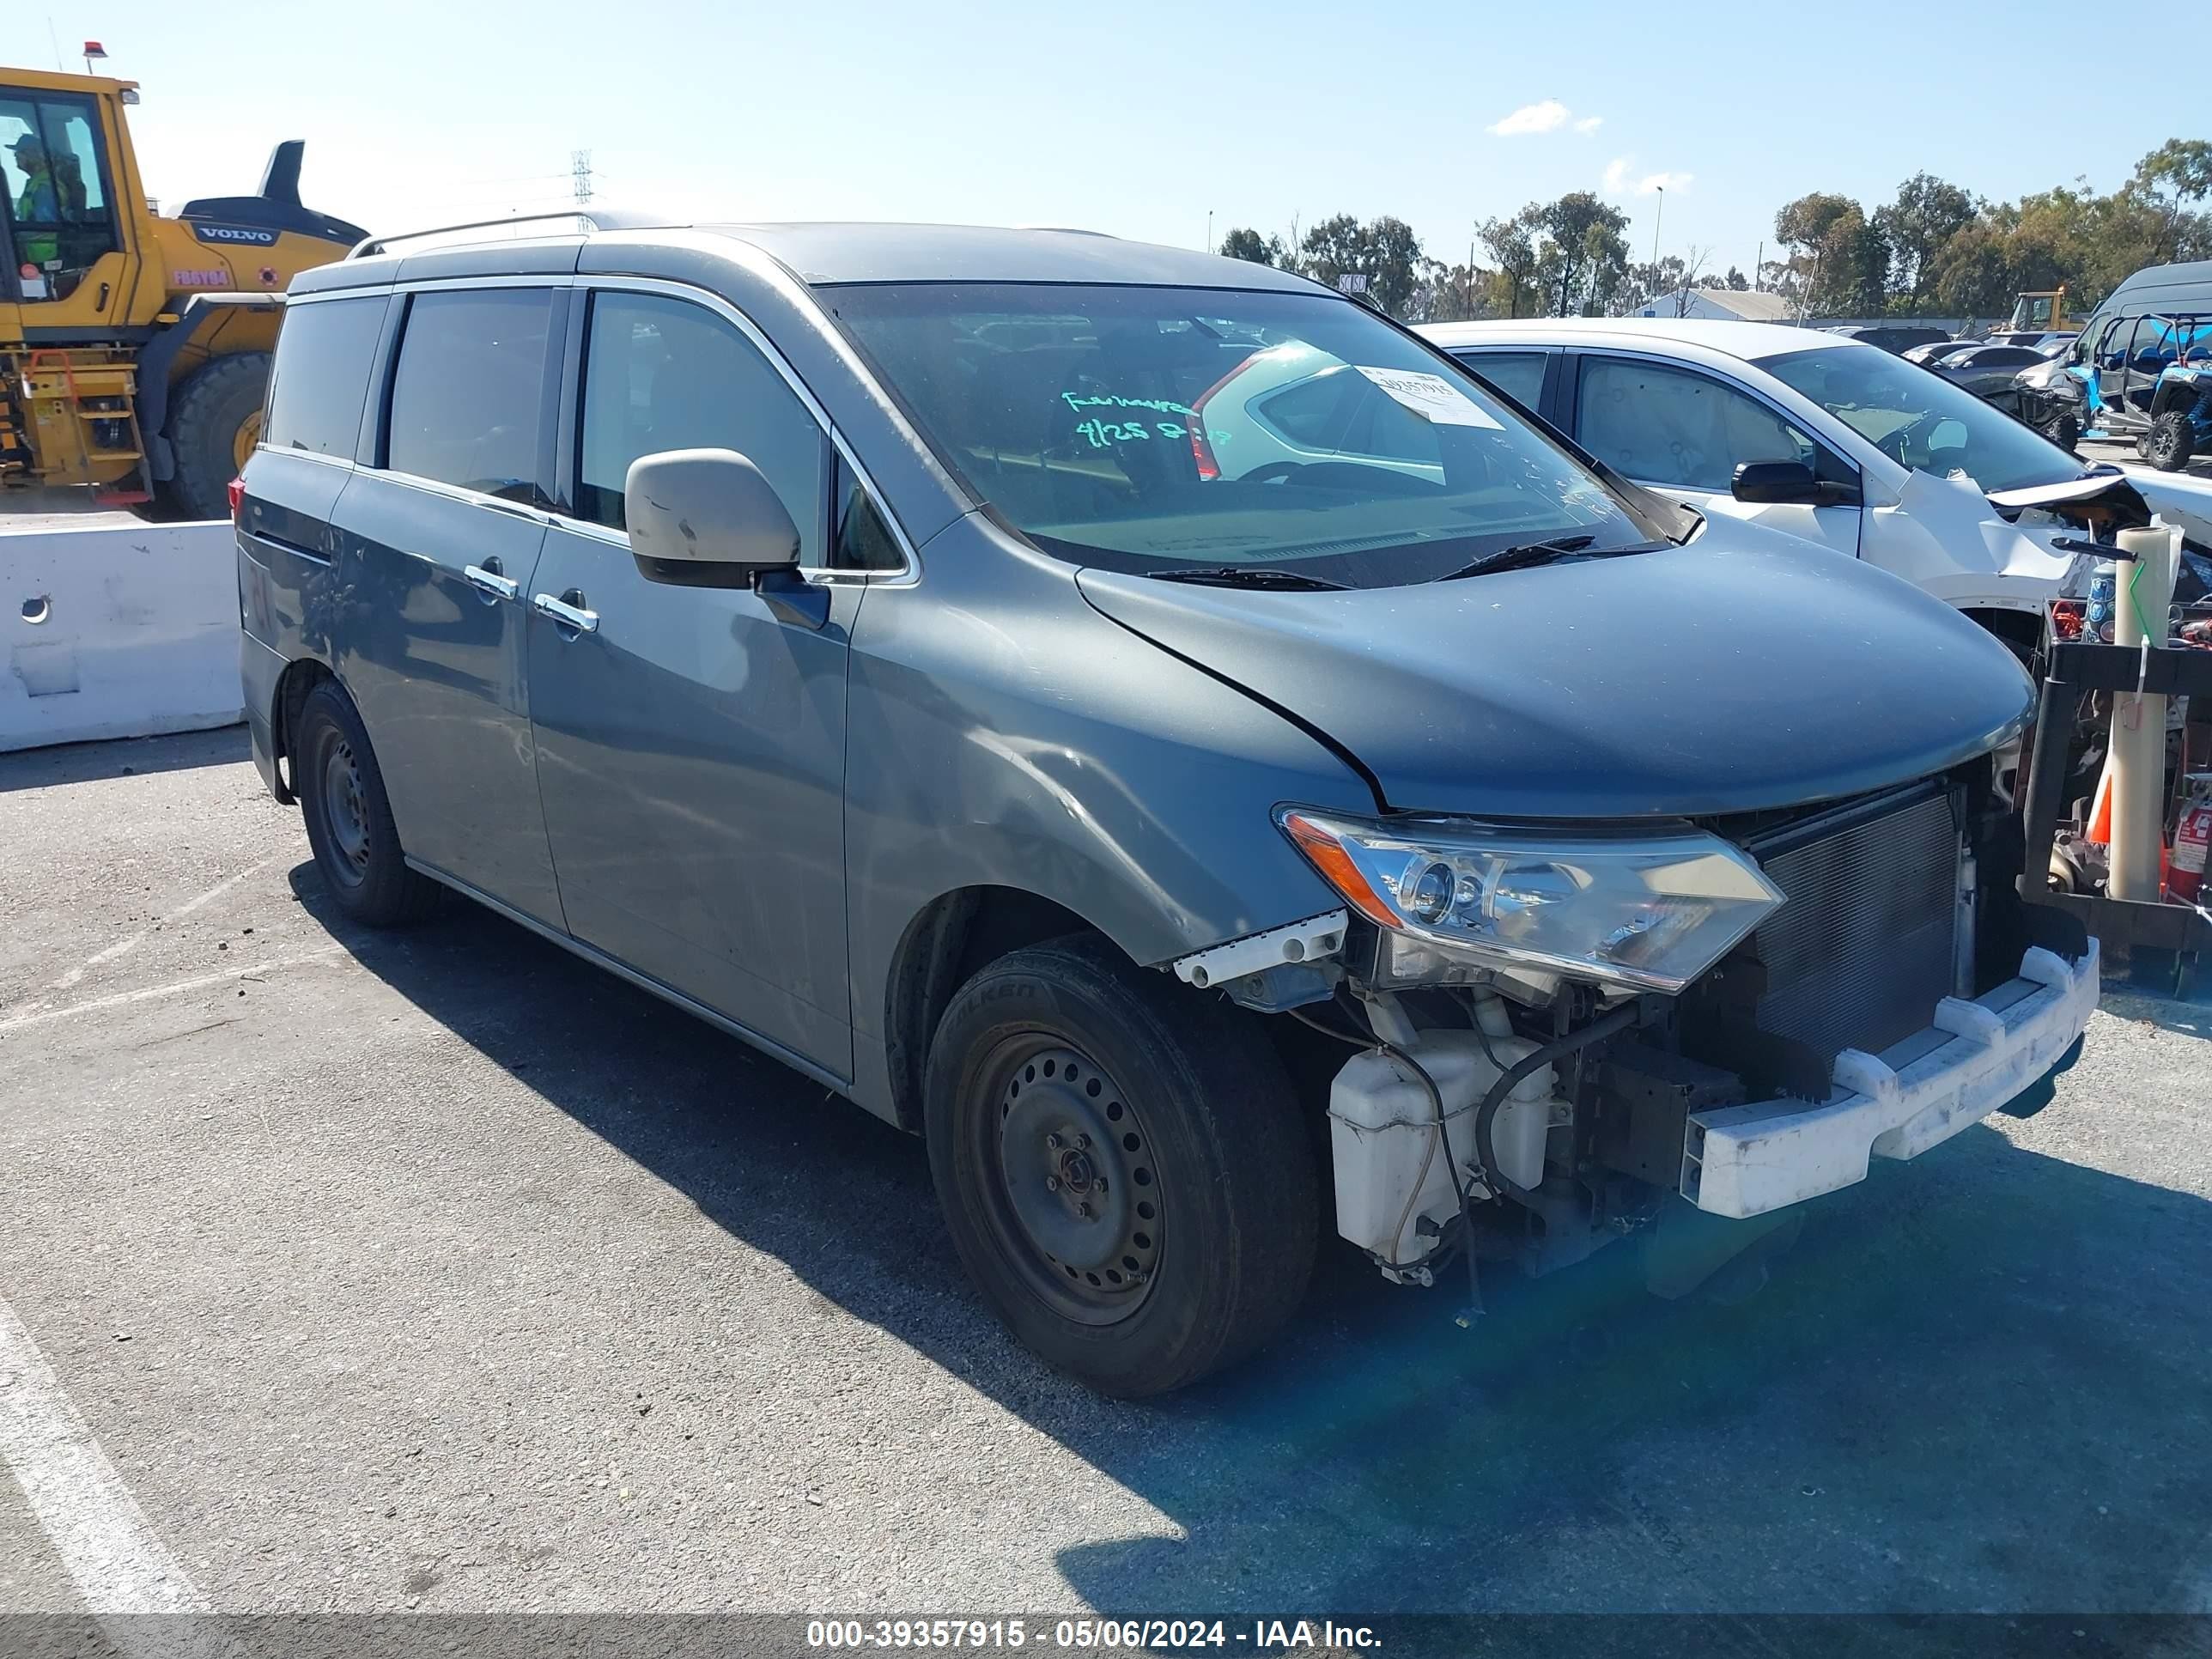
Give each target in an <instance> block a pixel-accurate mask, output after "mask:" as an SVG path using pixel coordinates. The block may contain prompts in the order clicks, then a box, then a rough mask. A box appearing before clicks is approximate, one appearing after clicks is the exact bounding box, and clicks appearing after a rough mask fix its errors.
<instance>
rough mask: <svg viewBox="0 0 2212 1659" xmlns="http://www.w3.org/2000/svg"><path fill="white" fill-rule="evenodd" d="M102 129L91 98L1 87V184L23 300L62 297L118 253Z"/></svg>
mask: <svg viewBox="0 0 2212 1659" xmlns="http://www.w3.org/2000/svg"><path fill="white" fill-rule="evenodd" d="M99 123H100V111H99V108H98V106H96V105H94V103H93V101H92V100H90V99H89V98H79V97H76V96H74V95H71V94H65V93H38V94H30V93H22V92H10V91H8V90H5V89H0V182H4V184H5V185H6V190H7V197H8V213H9V220H10V222H11V228H12V230H13V233H14V240H15V263H16V273H15V274H16V278H17V281H18V283H19V284H20V285H21V290H22V296H23V298H24V299H25V300H27V301H38V300H65V299H67V298H68V297H69V296H70V295H71V294H73V293H75V292H76V289H77V287H78V285H79V284H80V283H82V282H83V281H84V277H85V273H86V272H87V271H88V270H91V269H92V267H93V265H94V264H96V263H97V262H98V261H99V259H100V256H101V255H102V254H104V253H108V252H112V251H113V250H114V248H115V246H116V238H115V215H114V211H113V206H112V203H111V202H110V200H109V198H108V191H107V175H106V169H105V167H103V166H102V164H101V161H102V157H101V147H100V126H99Z"/></svg>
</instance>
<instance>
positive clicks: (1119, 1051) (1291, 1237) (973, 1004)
mask: <svg viewBox="0 0 2212 1659" xmlns="http://www.w3.org/2000/svg"><path fill="white" fill-rule="evenodd" d="M1290 1099H1291V1091H1290V1085H1289V1083H1288V1081H1287V1079H1285V1077H1284V1075H1283V1072H1282V1068H1281V1066H1280V1065H1279V1062H1278V1061H1277V1060H1276V1059H1275V1056H1274V1054H1273V1050H1272V1049H1271V1048H1269V1047H1268V1046H1267V1043H1266V1042H1264V1041H1263V1040H1262V1039H1261V1036H1260V1035H1259V1033H1258V1032H1257V1031H1256V1030H1254V1029H1253V1027H1252V1026H1251V1024H1249V1023H1248V1022H1247V1021H1246V1020H1245V1019H1243V1018H1242V1017H1240V1016H1238V1015H1237V1014H1236V1013H1235V1012H1234V1011H1232V1010H1231V1009H1229V1008H1228V1007H1227V1006H1225V1005H1221V1004H1219V1003H1217V1002H1215V1001H1212V1000H1209V999H1206V998H1203V997H1200V996H1199V995H1197V994H1194V993H1191V992H1188V991H1185V990H1184V989H1183V988H1182V987H1181V986H1178V985H1176V983H1174V981H1170V980H1168V979H1166V978H1165V977H1164V976H1163V975H1157V974H1148V973H1146V972H1144V971H1143V970H1141V969H1136V968H1133V967H1132V966H1130V965H1129V963H1127V962H1126V961H1125V960H1123V959H1122V958H1121V957H1120V956H1119V955H1118V953H1116V952H1115V951H1113V950H1112V949H1111V947H1109V946H1108V945H1105V944H1104V943H1103V941H1099V940H1097V939H1086V938H1081V937H1078V938H1073V939H1062V940H1059V941H1056V942H1054V943H1052V944H1049V945H1036V946H1034V947H1031V948H1030V949H1028V950H1024V951H1015V952H1014V953H1013V954H1012V955H1011V956H1007V957H1002V958H1000V960H999V961H998V962H996V963H993V964H992V965H991V966H990V967H988V968H986V969H983V971H982V972H981V973H980V974H978V975H975V978H973V979H971V980H970V981H969V982H968V983H967V984H966V985H965V986H963V987H962V988H961V990H960V991H959V993H958V994H957V995H956V996H955V997H954V998H953V1000H952V1003H951V1006H950V1007H949V1008H948V1009H947V1010H946V1011H945V1018H944V1019H943V1020H942V1021H941V1022H940V1023H939V1026H938V1030H937V1036H936V1040H935V1042H934V1043H933V1046H932V1048H931V1051H930V1060H929V1079H928V1088H927V1103H926V1111H927V1133H928V1141H929V1158H930V1169H931V1172H932V1174H933V1176H934V1177H935V1180H936V1185H937V1192H938V1198H939V1202H940V1203H941V1204H942V1206H944V1210H945V1222H946V1225H947V1227H948V1228H949V1230H950V1231H951V1235H952V1242H953V1244H954V1247H955V1248H956V1249H957V1250H958V1252H959V1254H960V1257H961V1260H962V1261H963V1263H964V1264H965V1265H966V1267H967V1268H968V1271H969V1273H970V1275H971V1276H973V1278H974V1279H975V1282H976V1284H977V1285H979V1286H980V1287H981V1290H982V1291H983V1294H984V1296H985V1297H986V1298H987V1300H988V1301H989V1302H990V1304H991V1305H992V1307H993V1308H994V1310H996V1311H997V1312H998V1314H999V1316H1000V1318H1002V1319H1003V1320H1005V1321H1006V1324H1007V1325H1008V1326H1009V1327H1010V1328H1012V1331H1013V1333H1014V1334H1015V1335H1016V1336H1018V1337H1019V1338H1020V1339H1021V1340H1022V1341H1023V1342H1024V1344H1026V1345H1027V1346H1029V1347H1030V1348H1031V1349H1032V1350H1034V1351H1035V1352H1036V1353H1038V1354H1039V1355H1041V1356H1042V1358H1045V1359H1046V1360H1048V1361H1049V1362H1050V1363H1051V1364H1054V1365H1056V1366H1058V1367H1059V1368H1060V1369H1061V1370H1065V1371H1067V1372H1070V1373H1072V1374H1073V1376H1077V1377H1078V1378H1079V1379H1080V1380H1081V1381H1083V1382H1085V1383H1088V1384H1089V1385H1090V1386H1091V1387H1092V1388H1094V1389H1098V1390H1099V1391H1100V1392H1101V1393H1104V1394H1110V1395H1121V1396H1124V1397H1137V1396H1141V1395H1155V1394H1164V1393H1166V1392H1167V1391H1169V1390H1170V1389H1178V1388H1181V1387H1182V1386H1184V1385H1185V1384H1187V1383H1193V1382H1195V1381H1196V1380H1197V1379H1198V1378H1200V1376H1205V1375H1206V1373H1207V1372H1209V1371H1211V1370H1215V1369H1217V1368H1218V1367H1219V1366H1221V1365H1224V1364H1228V1363H1229V1362H1230V1361H1231V1360H1233V1359H1235V1358H1238V1357H1240V1356H1241V1355H1243V1353H1245V1352H1249V1350H1250V1349H1252V1348H1254V1347H1255V1346H1258V1345H1259V1344H1260V1343H1261V1342H1262V1341H1264V1340H1266V1339H1267V1337H1268V1336H1269V1335H1271V1334H1273V1332H1274V1331H1275V1330H1276V1329H1277V1328H1279V1326H1280V1325H1281V1324H1282V1323H1283V1322H1284V1321H1285V1319H1286V1318H1288V1317H1289V1316H1290V1314H1291V1311H1292V1310H1295V1309H1296V1308H1297V1304H1298V1302H1299V1299H1300V1298H1301V1297H1303V1296H1304V1292H1305V1288H1306V1284H1307V1281H1308V1279H1309V1278H1310V1275H1311V1273H1312V1268H1313V1259H1314V1252H1315V1249H1316V1235H1317V1232H1318V1218H1319V1216H1320V1213H1321V1194H1320V1179H1319V1175H1318V1171H1317V1170H1316V1164H1315V1159H1314V1157H1313V1153H1312V1150H1311V1147H1310V1144H1309V1140H1308V1138H1307V1136H1306V1135H1305V1134H1304V1133H1303V1131H1302V1128H1301V1127H1300V1126H1299V1125H1298V1124H1297V1122H1296V1121H1293V1120H1292V1115H1291V1105H1290Z"/></svg>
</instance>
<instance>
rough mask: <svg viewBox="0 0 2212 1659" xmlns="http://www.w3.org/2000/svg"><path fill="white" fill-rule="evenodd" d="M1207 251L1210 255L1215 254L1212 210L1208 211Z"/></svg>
mask: <svg viewBox="0 0 2212 1659" xmlns="http://www.w3.org/2000/svg"><path fill="white" fill-rule="evenodd" d="M1206 252H1208V253H1211V252H1213V210H1212V208H1208V209H1206Z"/></svg>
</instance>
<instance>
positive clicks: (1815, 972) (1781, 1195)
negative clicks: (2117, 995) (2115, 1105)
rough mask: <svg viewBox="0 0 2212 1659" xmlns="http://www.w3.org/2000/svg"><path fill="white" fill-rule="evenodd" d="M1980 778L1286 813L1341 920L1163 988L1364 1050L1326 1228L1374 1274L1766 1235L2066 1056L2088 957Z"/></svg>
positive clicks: (1332, 1106)
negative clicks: (1665, 1226)
mask: <svg viewBox="0 0 2212 1659" xmlns="http://www.w3.org/2000/svg"><path fill="white" fill-rule="evenodd" d="M1990 771H1991V766H1990V760H1989V758H1988V757H1982V758H1980V759H1978V760H1975V761H1972V762H1968V763H1963V764H1960V765H1959V766H1956V767H1954V768H1952V769H1948V770H1947V771H1946V772H1944V773H1942V774H1940V775H1934V776H1930V777H1927V778H1924V779H1922V780H1920V781H1916V782H1912V783H1910V784H1907V785H1905V786H1902V787H1886V788H1881V789H1877V790H1875V791H1872V792H1870V793H1865V794H1862V795H1859V796H1857V797H1854V798H1851V799H1844V800H1841V801H1831V802H1826V803H1823V804H1820V805H1811V806H1806V807H1801V808H1792V809H1784V810H1779V811H1759V812H1743V813H1735V814H1730V815H1723V816H1717V817H1703V818H1686V819H1681V820H1677V821H1674V822H1672V823H1663V824H1654V823H1650V822H1642V823H1632V824H1622V825H1620V826H1619V827H1617V828H1605V827H1598V826H1589V825H1578V826H1575V827H1574V828H1572V829H1560V828H1557V827H1550V828H1545V827H1533V828H1532V827H1530V826H1528V825H1514V824H1502V823H1480V822H1477V821H1474V820H1469V819H1453V818H1442V817H1387V818H1376V819H1371V820H1368V819H1352V818H1347V817H1343V816H1340V815H1337V814H1332V813H1327V812H1321V811H1309V810H1305V809H1302V808H1299V807H1297V806H1287V807H1285V808H1284V809H1282V810H1281V811H1279V813H1278V814H1277V819H1278V823H1279V827H1280V828H1281V829H1282V831H1283V832H1284V833H1285V835H1286V836H1289V837H1290V838H1291V841H1292V842H1293V843H1294V844H1295V845H1296V846H1297V848H1299V850H1300V851H1301V852H1302V853H1304V855H1305V856H1306V858H1307V859H1308V860H1309V861H1310V863H1311V864H1312V866H1313V867H1314V868H1315V870H1316V872H1318V873H1319V874H1320V875H1321V877H1322V878H1323V879H1324V880H1325V881H1326V882H1328V884H1329V885H1330V887H1332V888H1333V889H1334V890H1335V892H1336V893H1337V894H1338V895H1339V896H1340V898H1341V899H1342V900H1343V905H1342V907H1341V908H1339V909H1337V910H1334V911H1332V912H1328V913H1326V914H1324V915H1317V916H1315V917H1311V918H1307V919H1304V920H1302V921H1298V922H1295V923H1293V924H1291V925H1290V926H1288V927H1279V928H1275V929H1272V930H1270V931H1269V932H1267V933H1261V934H1257V935H1255V936H1253V937H1251V938H1249V939H1242V940H1237V941H1234V942H1232V943H1231V944H1229V945H1222V946H1218V947H1215V948H1214V949H1212V950H1209V951H1200V952H1198V953H1195V954H1194V955H1192V956H1189V957H1185V958H1183V959H1182V960H1181V961H1180V962H1178V963H1176V972H1177V974H1178V975H1179V976H1180V977H1182V979H1183V980H1184V981H1186V982H1188V983H1190V984H1192V985H1194V986H1199V987H1214V988H1217V989H1218V990H1220V991H1222V992H1224V993H1225V994H1227V995H1228V996H1230V997H1231V998H1232V999H1233V1000H1236V1001H1237V1002H1238V1003H1240V1004H1242V1005H1243V1006H1246V1007H1248V1008H1250V1009H1253V1010H1255V1011H1259V1012H1267V1013H1271V1014H1287V1015H1290V1016H1291V1017H1294V1018H1299V1019H1301V1020H1303V1021H1304V1022H1305V1023H1307V1024H1312V1025H1316V1026H1318V1027H1320V1028H1322V1029H1324V1030H1328V1031H1330V1032H1331V1033H1332V1034H1333V1035H1334V1036H1339V1037H1341V1038H1342V1039H1344V1040H1345V1041H1346V1042H1347V1043H1349V1044H1352V1045H1354V1046H1356V1047H1357V1048H1358V1050H1359V1052H1358V1053H1357V1054H1354V1055H1353V1056H1352V1058H1350V1059H1349V1060H1346V1061H1345V1062H1344V1064H1343V1066H1342V1067H1341V1069H1340V1070H1339V1071H1338V1072H1337V1073H1335V1076H1334V1079H1333V1081H1332V1083H1331V1085H1330V1088H1329V1095H1328V1118H1329V1129H1330V1142H1331V1147H1332V1160H1333V1164H1334V1186H1335V1200H1336V1205H1335V1208H1336V1218H1337V1225H1338V1229H1339V1231H1340V1232H1341V1233H1342V1235H1343V1236H1344V1237H1346V1238H1347V1239H1349V1240H1350V1241H1351V1242H1352V1243H1354V1244H1355V1245H1357V1246H1358V1247H1359V1248H1360V1249H1363V1250H1364V1251H1365V1252H1366V1254H1367V1255H1368V1256H1369V1257H1370V1260H1372V1261H1374V1262H1375V1264H1376V1266H1377V1267H1379V1268H1380V1269H1381V1270H1382V1272H1383V1274H1384V1276H1385V1277H1387V1278H1389V1279H1394V1280H1397V1281H1400V1282H1410V1283H1415V1284H1420V1285H1428V1284H1431V1283H1433V1282H1435V1280H1436V1279H1437V1275H1438V1273H1440V1272H1442V1271H1443V1269H1444V1268H1445V1267H1446V1266H1447V1265H1448V1264H1449V1263H1450V1262H1452V1261H1454V1260H1455V1258H1458V1257H1461V1256H1465V1257H1466V1258H1468V1261H1469V1262H1470V1264H1471V1263H1472V1261H1474V1260H1477V1259H1482V1258H1490V1259H1496V1258H1500V1257H1510V1258H1513V1259H1516V1260H1517V1261H1519V1262H1520V1263H1521V1264H1522V1267H1524V1268H1525V1269H1526V1270H1528V1271H1529V1272H1532V1273H1545V1272H1549V1271H1552V1270H1553V1269H1556V1268H1559V1267H1564V1266H1566V1265H1568V1264H1570V1263H1571V1262H1573V1261H1578V1260H1580V1259H1581V1258H1583V1256H1585V1255H1589V1253H1590V1252H1592V1251H1593V1250H1595V1249H1598V1248H1599V1247H1600V1246H1601V1245H1603V1244H1605V1243H1609V1242H1612V1241H1614V1240H1617V1239H1620V1238H1622V1237H1626V1236H1628V1235H1631V1234H1633V1233H1636V1232H1638V1231H1640V1230H1642V1229H1644V1228H1645V1227H1646V1226H1647V1225H1650V1224H1651V1223H1653V1222H1655V1221H1656V1220H1659V1219H1660V1218H1662V1216H1663V1215H1665V1214H1666V1213H1667V1212H1668V1211H1669V1210H1670V1209H1671V1210H1673V1211H1674V1212H1677V1218H1678V1219H1679V1218H1680V1212H1682V1211H1684V1210H1685V1209H1686V1208H1694V1209H1695V1210H1696V1211H1699V1212H1704V1214H1705V1215H1706V1216H1710V1217H1718V1218H1729V1219H1730V1220H1734V1221H1739V1222H1742V1221H1749V1220H1752V1219H1753V1218H1762V1217H1765V1218H1772V1217H1774V1216H1775V1215H1776V1212H1781V1211H1784V1210H1785V1209H1787V1207H1788V1206H1792V1205H1795V1204H1797V1203H1800V1202H1802V1201H1803V1200H1808V1199H1811V1198H1814V1197H1816V1196H1818V1195H1820V1194H1823V1193H1827V1192H1832V1191H1834V1190H1836V1189H1838V1188H1843V1187H1846V1186H1849V1185H1851V1184H1853V1183H1854V1182H1858V1181H1861V1180H1863V1179H1864V1177H1865V1176H1866V1174H1867V1170H1868V1167H1869V1159H1870V1158H1875V1157H1881V1158H1895V1159H1902V1158H1912V1157H1916V1156H1917V1155H1918V1154H1919V1153H1921V1152H1925V1151H1927V1150H1928V1149H1929V1147H1932V1146H1936V1145H1937V1144H1939V1143H1940V1142H1942V1141H1943V1140H1945V1139H1948V1138H1949V1137H1950V1136H1952V1135H1954V1134H1955V1133H1958V1132H1959V1131H1960V1130H1961V1129H1963V1128H1965V1127H1966V1126H1968V1125H1969V1124H1971V1123H1973V1122H1975V1121H1978V1120H1980V1119H1981V1118H1983V1117H1984V1116H1986V1115H1989V1114H1990V1113H1991V1112H1993V1111H1996V1110H1997V1109H2001V1108H2004V1107H2007V1106H2011V1107H2012V1108H2013V1109H2015V1110H2016V1111H2017V1110H2023V1109H2028V1108H2029V1107H2030V1106H2031V1105H2033V1104H2039V1103H2040V1100H2041V1098H2047V1097H2048V1092H2049V1087H2050V1085H2049V1082H2048V1079H2049V1078H2050V1077H2051V1075H2052V1074H2053V1073H2055V1072H2056V1071H2057V1070H2061V1069H2063V1067H2064V1066H2065V1065H2066V1064H2068V1063H2069V1062H2070V1059H2071V1056H2072V1054H2073V1053H2074V1051H2075V1049H2076V1048H2077V1045H2078V1044H2079V1042H2080V1039H2081V1032H2082V1030H2083V1028H2084V1027H2085V1025H2086V1024H2087V1021H2088V1018H2089V1014H2090V1012H2091V1011H2092V1010H2093V1008H2094V1007H2095V1006H2096V1001H2097V993H2098V959H2097V951H2096V947H2095V944H2094V941H2093V940H2091V939H2087V938H2086V937H2085V936H2084V934H2083V933H2082V931H2081V927H2079V925H2078V923H2075V922H2073V921H2071V920H2070V919H2069V918H2067V917H2065V916H2063V915H2061V914H2060V913H2058V912H2057V911H2054V910H2051V909H2050V908H2046V907H2043V906H2038V905H2030V904H2028V903H2027V902H2024V901H2023V900H2022V899H2021V896H2020V895H2019V892H2018V890H2017V878H2018V876H2019V873H2020V871H2021V834H2020V825H2019V819H2018V817H2017V815H2016V814H2015V813H2014V812H2012V811H2009V810H2008V807H2007V805H2006V804H2005V802H2004V801H2003V799H2002V797H2001V796H2000V795H1999V794H1998V793H1996V790H1995V789H1994V788H1993V787H1992V781H1991V777H1990ZM1705 1225H1706V1227H1707V1230H1708V1231H1712V1232H1717V1233H1719V1234H1723V1235H1729V1236H1736V1237H1739V1240H1740V1242H1748V1241H1749V1240H1751V1239H1752V1238H1754V1237H1757V1236H1758V1235H1759V1234H1760V1233H1761V1232H1763V1231H1765V1230H1766V1228H1765V1226H1758V1225H1755V1226H1748V1227H1743V1228H1739V1229H1729V1228H1727V1227H1725V1226H1724V1225H1712V1224H1705ZM1766 1225H1771V1222H1769V1223H1768V1224H1766ZM1728 1253H1729V1247H1724V1248H1723V1249H1722V1250H1721V1251H1720V1252H1719V1253H1718V1255H1717V1256H1714V1257H1712V1258H1711V1259H1710V1260H1708V1261H1707V1263H1706V1267H1705V1269H1704V1270H1703V1271H1710V1269H1711V1267H1713V1266H1717V1265H1718V1262H1719V1261H1723V1260H1725V1259H1726V1256H1727V1254H1728ZM1703 1271H1701V1272H1700V1273H1699V1274H1697V1275H1696V1276H1697V1277H1702V1276H1703ZM1661 1276H1663V1273H1662V1275H1661ZM1468 1282H1469V1284H1470V1285H1473V1284H1474V1277H1473V1274H1472V1273H1471V1272H1470V1273H1469V1276H1468ZM1659 1287H1661V1286H1659V1285H1657V1283H1656V1279H1655V1288H1659ZM1685 1287H1686V1286H1684V1285H1676V1286H1675V1288H1685Z"/></svg>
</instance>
